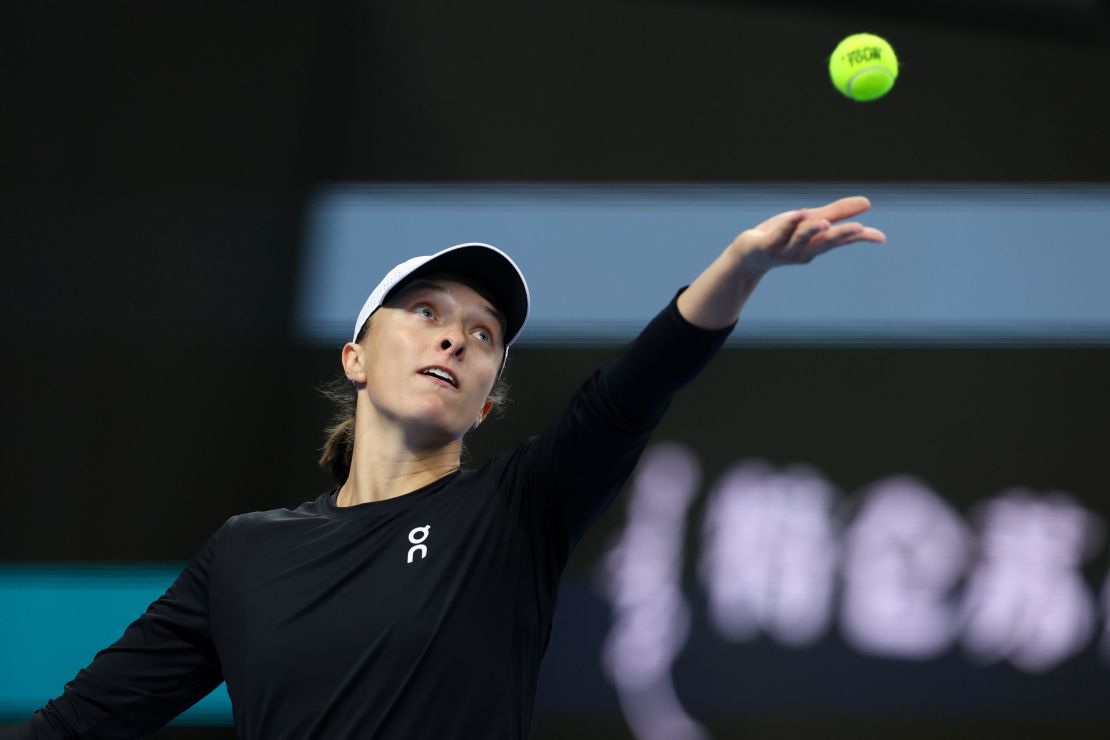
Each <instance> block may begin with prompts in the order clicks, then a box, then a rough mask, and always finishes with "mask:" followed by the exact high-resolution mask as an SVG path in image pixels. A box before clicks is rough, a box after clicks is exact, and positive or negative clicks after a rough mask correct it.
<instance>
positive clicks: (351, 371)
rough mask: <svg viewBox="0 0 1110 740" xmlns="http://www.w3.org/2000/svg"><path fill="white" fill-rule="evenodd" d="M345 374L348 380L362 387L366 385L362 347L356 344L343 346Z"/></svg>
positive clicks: (351, 343) (348, 343) (349, 343)
mask: <svg viewBox="0 0 1110 740" xmlns="http://www.w3.org/2000/svg"><path fill="white" fill-rule="evenodd" d="M343 372H344V374H346V376H347V380H350V381H353V382H355V383H358V384H360V385H362V384H365V383H366V368H365V367H364V366H363V364H362V347H361V346H359V345H357V344H355V343H354V342H347V343H346V344H344V345H343Z"/></svg>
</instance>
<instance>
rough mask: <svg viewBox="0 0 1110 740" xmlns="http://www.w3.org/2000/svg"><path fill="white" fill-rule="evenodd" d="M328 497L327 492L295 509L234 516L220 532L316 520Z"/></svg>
mask: <svg viewBox="0 0 1110 740" xmlns="http://www.w3.org/2000/svg"><path fill="white" fill-rule="evenodd" d="M330 495H331V491H328V492H327V493H323V494H320V495H319V496H317V497H316V498H315V499H312V500H310V501H305V502H303V503H301V504H298V505H297V506H295V507H285V508H281V509H268V510H265V511H248V512H244V513H242V514H236V515H234V516H232V517H229V518H228V519H227V521H225V522H224V523H223V526H222V527H220V531H221V532H225V533H234V534H239V533H246V532H252V531H256V530H260V529H269V528H272V527H279V526H282V525H287V524H291V523H297V522H306V521H310V520H313V519H317V518H319V517H320V516H321V514H322V509H323V507H324V500H325V499H326V498H327V497H328V496H330Z"/></svg>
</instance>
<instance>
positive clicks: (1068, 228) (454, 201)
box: [295, 184, 1110, 347]
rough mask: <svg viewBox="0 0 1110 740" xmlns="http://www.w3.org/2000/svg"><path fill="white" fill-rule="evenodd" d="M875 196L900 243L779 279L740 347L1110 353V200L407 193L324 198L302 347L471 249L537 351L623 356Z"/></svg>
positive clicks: (301, 323)
mask: <svg viewBox="0 0 1110 740" xmlns="http://www.w3.org/2000/svg"><path fill="white" fill-rule="evenodd" d="M852 194H864V195H867V196H868V197H870V198H871V201H872V209H871V211H870V212H869V213H867V214H865V216H863V217H862V218H861V219H860V220H862V221H864V222H865V223H867V224H869V225H873V226H876V227H878V228H880V229H882V230H883V231H885V232H886V234H887V235H888V237H889V241H888V242H887V244H885V245H874V244H855V245H850V246H847V247H844V248H843V249H841V250H838V251H836V252H834V253H830V254H827V255H824V256H823V257H821V258H820V259H818V260H815V261H814V262H813V263H811V264H809V265H806V266H801V267H789V268H783V269H779V270H776V271H774V272H772V273H770V274H769V275H768V276H767V277H766V278H765V279H764V280H763V283H762V284H761V285H760V287H759V289H758V290H757V291H756V294H755V295H754V297H753V298H752V300H751V301H750V302H749V304H748V306H747V307H746V308H745V310H744V316H743V318H742V321H741V324H740V326H739V327H738V328H737V330H736V332H735V334H734V335H733V339H734V340H741V341H743V340H745V339H753V338H755V339H758V338H761V337H762V338H770V339H784V340H789V339H790V338H792V337H801V338H817V339H821V338H829V339H843V338H853V337H862V338H868V337H870V338H880V339H881V338H954V339H957V340H959V339H987V340H989V339H992V338H1002V339H1006V338H1016V339H1021V338H1028V337H1039V338H1050V339H1051V338H1060V339H1077V338H1078V339H1086V340H1094V341H1107V340H1110V236H1108V235H1110V187H1105V186H1102V187H1095V186H1056V187H1043V186H1037V187H1022V186H987V185H982V186H960V185H935V186H909V185H907V186H891V185H889V184H887V185H882V186H869V185H866V184H864V185H859V184H855V185H851V186H845V185H839V184H829V185H820V184H811V185H789V186H787V185H744V186H734V187H708V186H688V185H624V184H618V185H611V186H597V185H590V186H583V187H576V186H569V185H567V186H550V185H451V186H431V185H411V186H389V185H381V186H344V187H330V188H324V189H322V190H321V191H320V192H319V193H318V195H317V197H316V198H315V201H314V204H313V206H312V208H311V212H310V218H309V223H308V231H307V234H306V236H305V243H304V251H303V260H302V266H301V270H300V285H299V300H298V309H297V312H296V319H295V320H296V333H297V336H298V337H299V338H300V339H301V340H302V341H305V342H310V343H324V344H328V345H335V346H337V347H338V346H339V345H340V344H341V343H342V342H344V341H347V340H348V339H349V336H350V333H351V328H352V325H353V323H354V318H355V316H356V315H357V314H358V310H359V308H360V307H361V305H362V302H363V301H364V300H365V298H366V295H367V294H368V293H369V292H370V290H371V289H372V288H373V287H374V285H375V284H376V283H377V282H378V280H380V278H381V277H382V275H384V274H385V272H386V271H387V270H389V269H390V268H391V267H392V266H393V265H395V264H397V263H399V262H401V261H403V260H405V259H407V258H409V257H411V256H414V255H417V254H430V253H432V252H435V251H437V250H439V249H442V248H444V247H448V246H451V245H453V244H457V243H460V242H464V241H483V242H488V243H491V244H494V245H495V246H498V247H500V248H502V249H504V250H505V251H506V252H508V253H509V254H510V255H512V257H513V258H514V259H515V260H516V261H517V262H518V264H520V266H521V268H522V269H523V271H524V273H525V275H526V277H527V278H528V281H529V284H530V287H531V290H532V297H533V310H532V316H531V318H530V320H529V323H528V326H527V327H526V329H525V333H524V336H523V340H524V341H525V342H528V341H531V342H544V341H550V340H561V339H572V340H573V339H591V338H592V339H624V338H627V337H629V336H632V335H633V334H634V333H635V332H636V331H637V330H638V329H639V328H640V327H641V326H642V325H643V324H644V323H645V322H646V321H647V320H649V319H650V317H651V316H653V315H654V314H655V312H656V311H658V310H659V308H661V307H662V306H663V305H664V304H665V303H666V302H667V301H668V300H669V299H670V297H671V296H672V295H673V294H674V292H675V290H676V289H677V288H679V287H680V286H682V285H684V284H686V283H689V282H690V281H691V280H693V279H694V277H696V276H697V274H698V273H699V272H700V271H701V270H702V269H703V268H704V267H705V266H706V265H707V264H708V263H709V262H710V261H712V260H713V259H714V258H715V257H716V256H717V254H719V253H720V251H721V250H722V249H723V248H724V247H725V246H726V245H727V244H728V243H729V242H730V241H731V240H732V239H733V237H734V236H735V235H736V234H737V233H739V232H740V231H742V230H744V229H746V228H750V227H752V226H755V225H756V224H758V223H759V222H761V221H763V220H764V219H766V218H767V217H769V216H771V215H774V214H775V213H778V212H781V211H784V210H789V209H792V208H797V207H800V206H814V205H820V204H822V203H825V202H827V201H829V200H832V199H834V198H837V197H841V196H844V195H852Z"/></svg>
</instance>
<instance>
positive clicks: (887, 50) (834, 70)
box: [829, 33, 898, 102]
mask: <svg viewBox="0 0 1110 740" xmlns="http://www.w3.org/2000/svg"><path fill="white" fill-rule="evenodd" d="M829 75H830V76H831V77H832V81H833V84H834V85H836V89H837V90H839V91H840V92H842V93H844V94H845V95H847V96H848V97H849V98H851V99H852V100H858V101H860V102H863V101H865V100H875V99H876V98H881V97H882V96H884V95H886V94H887V93H888V92H890V88H892V87H894V80H895V79H897V77H898V57H896V56H894V49H892V48H891V47H890V44H888V43H887V42H886V39H884V38H881V37H879V36H875V35H874V34H870V33H855V34H852V35H851V36H849V37H848V38H846V39H844V40H843V41H841V42H840V43H839V44H837V46H836V49H834V50H833V53H832V56H831V57H829Z"/></svg>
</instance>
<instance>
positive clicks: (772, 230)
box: [755, 208, 808, 241]
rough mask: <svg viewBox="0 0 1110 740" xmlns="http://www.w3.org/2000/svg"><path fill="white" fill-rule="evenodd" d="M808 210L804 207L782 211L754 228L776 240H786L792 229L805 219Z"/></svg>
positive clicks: (792, 231)
mask: <svg viewBox="0 0 1110 740" xmlns="http://www.w3.org/2000/svg"><path fill="white" fill-rule="evenodd" d="M807 214H808V211H807V210H806V209H805V208H799V209H797V210H794V211H784V212H782V213H779V214H777V215H774V216H771V218H769V219H767V220H766V221H764V222H763V223H761V224H760V225H759V226H756V227H755V228H756V229H757V230H758V231H762V232H764V233H765V234H768V235H770V236H771V237H772V238H773V239H775V240H776V241H778V240H782V241H786V240H787V239H788V238H789V237H790V235H791V234H792V233H794V229H796V228H797V227H798V224H800V223H801V222H802V221H804V220H805V219H806V216H807Z"/></svg>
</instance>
